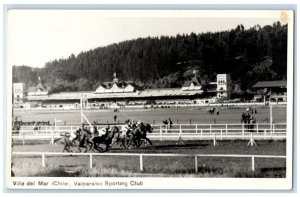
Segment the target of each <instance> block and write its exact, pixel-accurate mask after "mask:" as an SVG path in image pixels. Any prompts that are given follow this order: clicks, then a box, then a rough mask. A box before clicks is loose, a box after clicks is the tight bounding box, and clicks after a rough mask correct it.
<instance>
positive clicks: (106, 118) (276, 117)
mask: <svg viewBox="0 0 300 197" xmlns="http://www.w3.org/2000/svg"><path fill="white" fill-rule="evenodd" d="M246 108H247V107H242V108H228V107H222V108H217V109H218V110H219V112H220V114H219V115H216V113H215V114H214V115H209V114H208V109H211V107H189V108H168V109H136V110H119V112H117V113H115V112H113V111H112V110H97V111H84V114H85V116H86V117H87V118H88V119H89V121H90V122H93V121H96V122H97V123H101V124H105V123H113V122H114V121H113V116H114V115H115V114H116V115H117V122H120V123H123V122H124V121H125V120H127V119H131V120H142V121H144V122H148V123H150V124H162V121H163V120H166V119H168V118H171V120H172V121H173V123H174V124H176V123H178V124H189V123H192V124H193V123H194V124H214V123H217V124H224V123H231V124H234V123H240V121H241V114H242V113H243V112H245V111H246ZM256 109H257V114H255V113H254V114H251V115H253V116H254V118H255V119H256V121H257V123H263V122H264V123H267V122H269V121H270V108H269V107H267V106H264V107H257V108H256ZM272 111H273V113H272V114H273V122H274V123H285V122H286V113H287V112H286V106H274V107H273V109H272ZM13 115H14V116H19V117H21V119H22V121H24V122H29V121H50V122H51V124H53V122H54V119H55V118H56V119H59V120H62V122H60V123H59V124H60V125H63V124H66V125H78V124H80V112H79V111H70V110H69V111H18V110H16V111H14V114H13Z"/></svg>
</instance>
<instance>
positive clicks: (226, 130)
mask: <svg viewBox="0 0 300 197" xmlns="http://www.w3.org/2000/svg"><path fill="white" fill-rule="evenodd" d="M227 131H228V128H227V124H226V135H227Z"/></svg>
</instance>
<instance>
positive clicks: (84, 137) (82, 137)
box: [54, 129, 93, 152]
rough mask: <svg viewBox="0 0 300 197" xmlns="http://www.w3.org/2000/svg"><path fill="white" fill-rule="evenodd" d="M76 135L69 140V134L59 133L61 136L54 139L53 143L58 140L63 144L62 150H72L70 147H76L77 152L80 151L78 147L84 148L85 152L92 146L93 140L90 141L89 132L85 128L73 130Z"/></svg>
mask: <svg viewBox="0 0 300 197" xmlns="http://www.w3.org/2000/svg"><path fill="white" fill-rule="evenodd" d="M75 135H76V137H75V138H74V139H73V140H70V134H69V133H65V134H64V135H61V136H62V137H61V138H58V139H55V140H54V143H56V142H58V141H60V142H61V143H62V144H63V145H64V148H63V152H64V151H67V152H72V150H71V149H70V148H71V147H76V148H77V149H78V152H81V149H80V148H86V150H85V152H87V151H88V150H91V149H92V148H93V142H91V140H90V138H91V134H90V132H89V131H88V130H86V129H83V130H82V129H77V130H76V132H75Z"/></svg>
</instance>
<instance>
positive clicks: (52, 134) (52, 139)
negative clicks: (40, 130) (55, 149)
mask: <svg viewBox="0 0 300 197" xmlns="http://www.w3.org/2000/svg"><path fill="white" fill-rule="evenodd" d="M49 144H50V145H54V132H53V130H51V140H50V143H49Z"/></svg>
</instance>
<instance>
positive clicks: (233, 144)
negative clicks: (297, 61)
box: [6, 9, 294, 190]
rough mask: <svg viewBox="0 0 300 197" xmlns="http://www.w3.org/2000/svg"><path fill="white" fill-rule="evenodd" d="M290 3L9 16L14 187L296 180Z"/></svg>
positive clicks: (283, 185) (271, 185)
mask: <svg viewBox="0 0 300 197" xmlns="http://www.w3.org/2000/svg"><path fill="white" fill-rule="evenodd" d="M293 17H294V13H293V11H291V10H222V11H220V10H219V11H217V10H84V9H83V10H55V9H11V10H9V11H8V13H7V72H8V73H7V80H8V87H7V88H8V93H7V97H8V101H9V103H8V106H7V111H8V112H7V114H8V119H7V125H8V127H7V131H6V133H7V151H8V153H7V158H8V159H7V163H8V164H7V166H8V169H7V177H8V180H7V184H8V187H9V188H11V189H274V190H280V189H291V187H292V174H293V168H292V162H293V157H292V152H293V137H292V136H293V125H292V123H293V122H292V120H293V113H292V110H293V57H294V55H293V44H294V41H293V32H294V23H293Z"/></svg>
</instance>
